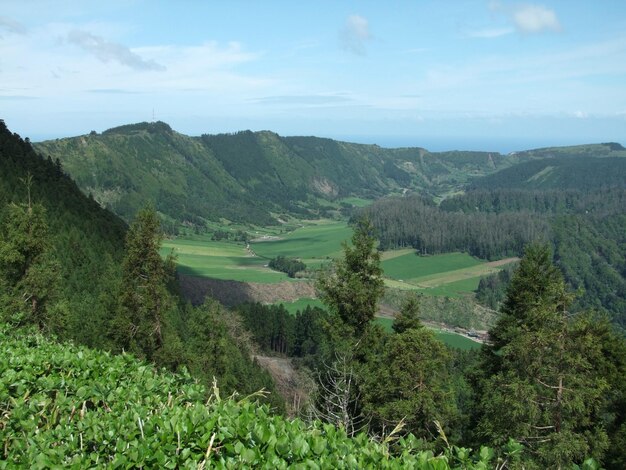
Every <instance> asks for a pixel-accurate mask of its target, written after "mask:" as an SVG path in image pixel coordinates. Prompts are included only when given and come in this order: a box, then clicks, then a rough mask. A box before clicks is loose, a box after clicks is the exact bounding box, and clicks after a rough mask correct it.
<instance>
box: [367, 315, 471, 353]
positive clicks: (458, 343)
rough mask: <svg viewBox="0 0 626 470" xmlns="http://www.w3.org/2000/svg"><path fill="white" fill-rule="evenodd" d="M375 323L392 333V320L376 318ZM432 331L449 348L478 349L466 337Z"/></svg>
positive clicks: (447, 332) (436, 330)
mask: <svg viewBox="0 0 626 470" xmlns="http://www.w3.org/2000/svg"><path fill="white" fill-rule="evenodd" d="M376 323H378V324H380V325H381V326H382V327H383V328H384V329H385V330H386V331H389V332H391V331H393V330H392V329H391V326H392V325H393V318H387V317H376ZM433 330H434V331H435V336H436V338H437V339H438V340H439V341H441V342H443V343H445V344H446V345H447V346H449V347H451V348H456V349H461V350H463V351H468V350H471V349H478V348H480V343H479V342H477V341H473V340H471V339H469V338H467V337H466V336H463V335H460V334H458V333H453V332H451V331H444V330H439V329H436V328H433Z"/></svg>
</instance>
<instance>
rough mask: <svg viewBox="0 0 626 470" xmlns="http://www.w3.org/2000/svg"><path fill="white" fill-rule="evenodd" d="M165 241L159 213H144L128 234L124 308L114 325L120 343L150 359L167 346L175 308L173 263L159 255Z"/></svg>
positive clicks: (144, 210)
mask: <svg viewBox="0 0 626 470" xmlns="http://www.w3.org/2000/svg"><path fill="white" fill-rule="evenodd" d="M162 238H163V233H162V231H161V227H160V223H159V219H158V217H157V215H156V213H155V211H154V210H152V209H143V210H142V211H140V212H139V213H138V214H137V217H136V218H135V221H134V223H133V224H132V225H131V227H130V229H129V230H128V233H127V235H126V255H125V257H124V261H123V265H122V285H121V291H120V309H119V312H118V314H117V316H116V318H115V320H114V325H113V329H114V330H113V335H114V337H115V338H116V339H117V343H118V344H119V345H121V346H122V347H123V348H124V349H126V350H130V351H132V352H134V353H136V354H139V355H140V356H143V357H145V358H147V359H153V358H154V355H155V353H156V352H157V351H158V350H159V349H161V348H162V347H163V344H164V339H163V337H164V331H165V330H166V329H168V328H167V327H166V322H167V312H168V309H171V308H172V307H173V306H174V300H173V298H172V296H171V294H170V293H169V292H168V290H167V284H168V282H169V280H170V279H171V277H172V276H173V271H172V269H173V263H172V261H171V260H166V261H163V260H162V259H161V256H160V255H159V248H160V246H161V241H162Z"/></svg>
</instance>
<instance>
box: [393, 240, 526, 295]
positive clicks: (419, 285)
mask: <svg viewBox="0 0 626 470" xmlns="http://www.w3.org/2000/svg"><path fill="white" fill-rule="evenodd" d="M382 260H383V261H382V267H383V269H384V271H385V276H386V277H387V279H385V285H386V286H387V287H391V288H395V289H404V290H416V291H419V292H421V293H423V294H425V295H433V296H445V297H460V296H464V295H467V294H469V293H471V292H474V291H475V290H476V289H477V288H478V283H479V282H480V278H481V277H482V276H486V275H488V274H491V273H494V272H497V271H499V270H500V269H501V266H494V265H493V264H492V263H487V262H485V261H481V260H478V259H476V258H473V257H471V256H470V255H468V254H466V253H447V254H441V255H434V256H417V255H415V253H414V252H413V251H411V250H396V251H392V252H386V253H384V254H383V256H382ZM511 261H514V260H513V259H511Z"/></svg>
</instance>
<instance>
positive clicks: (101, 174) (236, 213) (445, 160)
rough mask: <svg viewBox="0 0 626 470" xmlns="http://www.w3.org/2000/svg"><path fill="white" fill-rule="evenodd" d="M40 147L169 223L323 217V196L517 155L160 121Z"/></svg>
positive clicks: (436, 184)
mask: <svg viewBox="0 0 626 470" xmlns="http://www.w3.org/2000/svg"><path fill="white" fill-rule="evenodd" d="M36 148H37V150H38V151H39V152H41V153H42V154H43V155H50V156H51V157H52V158H55V159H56V158H59V159H60V161H61V162H62V164H63V167H64V169H65V170H66V171H67V172H68V173H69V174H70V175H71V176H72V178H74V179H75V180H76V182H77V183H78V185H79V186H80V187H81V189H82V190H83V191H84V192H85V193H86V194H92V195H93V197H94V198H95V199H96V200H97V201H98V202H99V203H101V204H102V205H104V206H106V207H108V208H110V209H111V210H113V211H114V212H116V213H117V214H118V215H120V216H121V217H122V218H124V219H125V220H127V221H129V220H131V218H132V216H133V215H134V214H135V213H136V212H137V210H138V209H139V208H140V207H142V205H143V204H145V203H146V201H149V202H151V203H152V204H154V206H155V208H156V209H157V211H159V212H160V213H161V215H162V216H163V218H164V220H165V221H166V222H169V225H168V227H167V228H168V229H172V230H175V228H176V225H177V224H179V223H181V222H186V223H192V224H196V225H197V226H200V227H201V226H203V219H210V220H217V219H219V218H220V217H223V218H226V219H229V220H234V221H244V222H248V223H257V224H268V223H273V222H275V220H276V218H275V216H274V215H272V213H278V214H280V213H281V212H288V213H292V214H300V215H308V216H310V215H319V213H320V212H319V211H323V210H324V208H326V209H328V208H329V207H330V206H328V202H325V201H336V200H338V199H341V198H342V197H346V196H359V197H364V198H376V197H380V196H383V195H387V194H389V193H393V192H401V191H403V190H405V189H408V190H413V191H419V192H421V193H425V194H430V195H431V196H434V195H438V194H442V193H446V192H449V191H454V190H458V189H459V188H460V187H461V186H462V185H463V184H465V183H467V182H468V181H470V180H471V179H472V178H475V177H477V176H482V175H485V174H488V173H491V172H493V171H495V170H497V169H499V168H503V167H506V166H507V165H508V164H510V162H513V161H516V160H515V159H513V160H512V159H508V158H505V157H503V156H502V155H500V154H498V153H488V152H460V151H455V152H444V153H430V152H428V151H427V150H424V149H421V148H404V149H385V148H381V147H379V146H377V145H360V144H351V143H347V142H339V141H334V140H330V139H322V138H317V137H281V136H279V135H277V134H275V133H272V132H268V131H264V132H250V131H243V132H238V133H235V134H219V135H203V136H201V137H188V136H185V135H183V134H179V133H177V132H175V131H173V130H172V129H171V128H170V127H169V126H168V125H167V124H165V123H162V122H156V123H140V124H132V125H126V126H121V127H117V128H113V129H109V130H107V131H105V132H103V133H102V134H96V133H95V132H92V133H91V134H89V135H84V136H79V137H73V138H67V139H56V140H51V141H46V142H41V143H38V144H36ZM331 208H332V207H331Z"/></svg>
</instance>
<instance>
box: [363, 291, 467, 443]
mask: <svg viewBox="0 0 626 470" xmlns="http://www.w3.org/2000/svg"><path fill="white" fill-rule="evenodd" d="M418 311H419V303H418V301H417V298H416V297H410V298H409V299H408V301H407V302H406V303H405V304H404V305H403V307H402V310H401V312H400V314H399V315H398V317H396V320H395V322H394V327H393V328H394V331H395V332H396V333H395V334H393V335H390V336H389V337H388V339H387V341H386V342H385V344H384V346H382V347H381V348H380V351H379V353H378V354H376V355H375V356H373V357H370V358H369V361H368V362H367V364H366V365H365V366H364V369H365V370H364V372H363V377H364V380H363V382H364V383H363V387H362V388H363V408H364V410H365V412H366V413H367V414H368V415H369V416H371V417H372V427H373V429H374V430H376V431H378V432H384V430H385V429H393V428H394V426H396V425H397V424H398V423H399V422H400V421H402V422H403V423H404V425H405V427H404V431H405V432H411V433H413V434H414V435H415V436H417V437H421V438H426V439H427V440H433V439H436V437H437V428H436V425H435V421H438V422H441V423H443V425H444V426H445V427H446V428H447V429H450V426H454V424H455V422H456V420H457V417H458V410H457V407H456V394H455V391H454V388H453V383H452V379H451V376H450V366H451V362H452V356H451V354H450V352H449V351H448V350H447V349H446V347H445V345H444V344H443V343H442V342H441V341H439V340H437V338H435V335H434V333H433V332H432V331H431V330H429V329H427V328H424V326H423V325H422V324H421V322H420V320H419V317H418ZM398 321H399V324H398V325H396V323H398Z"/></svg>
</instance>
